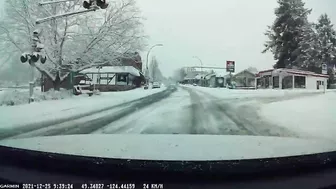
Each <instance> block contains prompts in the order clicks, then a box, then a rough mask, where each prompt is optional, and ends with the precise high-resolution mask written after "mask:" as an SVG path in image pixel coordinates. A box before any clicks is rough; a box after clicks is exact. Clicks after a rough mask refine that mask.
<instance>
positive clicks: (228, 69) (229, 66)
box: [226, 60, 236, 87]
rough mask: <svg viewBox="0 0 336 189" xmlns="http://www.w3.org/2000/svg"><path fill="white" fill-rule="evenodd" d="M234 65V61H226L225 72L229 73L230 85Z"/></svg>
mask: <svg viewBox="0 0 336 189" xmlns="http://www.w3.org/2000/svg"><path fill="white" fill-rule="evenodd" d="M235 65H236V63H235V61H229V60H227V61H226V72H229V73H230V85H232V73H233V72H235ZM232 87H233V86H232Z"/></svg>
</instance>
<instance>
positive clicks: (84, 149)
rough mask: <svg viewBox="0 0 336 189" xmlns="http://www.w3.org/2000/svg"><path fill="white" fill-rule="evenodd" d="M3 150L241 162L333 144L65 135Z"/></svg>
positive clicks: (250, 138)
mask: <svg viewBox="0 0 336 189" xmlns="http://www.w3.org/2000/svg"><path fill="white" fill-rule="evenodd" d="M0 145H2V146H8V147H15V148H23V149H29V150H37V151H44V152H52V153H62V154H70V155H80V156H91V157H105V158H118V159H119V158H120V159H137V160H177V161H182V160H185V161H188V160H189V161H206V160H238V159H239V160H241V159H260V158H271V157H285V156H297V155H306V154H314V153H321V152H328V151H334V150H335V148H336V145H335V142H334V141H329V140H323V139H309V140H308V139H298V138H284V137H261V136H227V135H225V136H223V135H222V136H221V135H177V134H176V135H132V134H127V135H122V134H120V135H119V134H118V135H117V134H113V135H99V134H97V135H93V134H90V135H66V136H51V137H36V138H25V139H11V140H3V141H1V142H0Z"/></svg>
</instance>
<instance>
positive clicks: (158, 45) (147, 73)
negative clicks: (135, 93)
mask: <svg viewBox="0 0 336 189" xmlns="http://www.w3.org/2000/svg"><path fill="white" fill-rule="evenodd" d="M162 46H163V44H160V43H159V44H155V45H153V46H152V47H151V48H150V49H149V50H148V52H147V59H146V76H147V77H149V76H148V75H149V70H148V58H149V53H150V52H151V50H152V49H153V48H154V47H162ZM146 84H148V78H146Z"/></svg>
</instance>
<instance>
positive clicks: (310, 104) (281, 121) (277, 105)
mask: <svg viewBox="0 0 336 189" xmlns="http://www.w3.org/2000/svg"><path fill="white" fill-rule="evenodd" d="M259 113H260V115H261V116H263V117H264V118H265V119H266V120H268V121H270V122H273V123H275V124H277V125H279V126H282V127H285V128H288V129H290V130H292V131H294V132H296V133H297V134H298V135H299V136H302V137H318V138H327V139H332V140H336V138H335V136H336V93H327V94H321V95H317V96H311V97H304V98H300V99H296V100H288V101H282V102H274V103H270V104H266V105H264V106H263V107H262V108H261V109H260V112H259Z"/></svg>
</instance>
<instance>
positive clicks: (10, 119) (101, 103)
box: [0, 87, 166, 128]
mask: <svg viewBox="0 0 336 189" xmlns="http://www.w3.org/2000/svg"><path fill="white" fill-rule="evenodd" d="M165 89H166V88H164V87H162V88H160V89H153V90H152V89H149V90H144V89H143V88H138V89H134V90H130V91H123V92H107V93H101V95H94V96H92V97H88V96H87V95H81V96H74V97H72V98H68V99H62V100H50V101H42V102H38V103H32V104H23V105H18V106H0V128H13V127H18V126H22V125H26V124H32V123H37V122H42V121H49V120H58V119H60V118H66V117H72V116H75V115H80V114H83V113H88V112H91V111H94V110H99V109H103V108H107V107H110V106H113V105H118V104H121V103H125V102H128V101H132V100H136V99H139V98H142V97H145V96H148V95H151V94H154V93H157V92H160V91H163V90H165Z"/></svg>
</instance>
